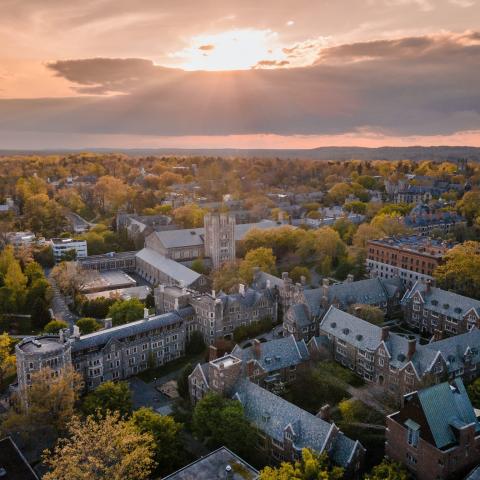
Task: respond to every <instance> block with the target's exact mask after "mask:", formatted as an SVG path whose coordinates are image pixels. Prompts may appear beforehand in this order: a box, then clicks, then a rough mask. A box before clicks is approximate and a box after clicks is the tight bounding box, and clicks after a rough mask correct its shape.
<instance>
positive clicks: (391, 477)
mask: <svg viewBox="0 0 480 480" xmlns="http://www.w3.org/2000/svg"><path fill="white" fill-rule="evenodd" d="M409 478H410V475H409V474H408V472H407V469H406V468H405V467H404V466H403V465H401V464H400V463H397V462H392V461H390V460H383V461H382V463H380V464H379V465H376V466H375V467H373V469H372V471H371V473H369V474H368V475H366V476H365V480H408V479H409Z"/></svg>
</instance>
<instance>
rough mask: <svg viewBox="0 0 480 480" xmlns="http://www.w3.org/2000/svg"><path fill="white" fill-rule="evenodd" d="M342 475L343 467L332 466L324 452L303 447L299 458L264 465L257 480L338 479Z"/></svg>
mask: <svg viewBox="0 0 480 480" xmlns="http://www.w3.org/2000/svg"><path fill="white" fill-rule="evenodd" d="M343 476H344V470H343V468H341V467H335V466H332V465H331V462H330V460H329V458H328V455H327V454H326V453H322V454H318V453H315V452H313V451H312V450H310V449H308V448H304V449H302V459H301V460H299V461H297V462H295V463H289V462H282V464H281V465H280V466H279V467H265V468H264V469H263V470H262V471H261V472H260V479H259V480H313V479H328V480H340V479H342V478H343Z"/></svg>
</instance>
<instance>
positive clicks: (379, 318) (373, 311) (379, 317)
mask: <svg viewBox="0 0 480 480" xmlns="http://www.w3.org/2000/svg"><path fill="white" fill-rule="evenodd" d="M349 311H350V313H351V314H352V315H355V316H356V317H359V318H361V319H362V320H365V321H367V322H370V323H373V324H374V325H381V324H382V323H383V321H384V320H385V312H384V311H383V310H382V309H381V308H380V307H377V306H375V305H367V304H365V303H356V304H354V305H352V306H351V307H350V309H349Z"/></svg>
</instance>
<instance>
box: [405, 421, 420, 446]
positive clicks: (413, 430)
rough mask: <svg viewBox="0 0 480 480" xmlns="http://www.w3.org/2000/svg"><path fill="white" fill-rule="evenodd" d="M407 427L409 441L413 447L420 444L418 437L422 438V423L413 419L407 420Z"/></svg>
mask: <svg viewBox="0 0 480 480" xmlns="http://www.w3.org/2000/svg"><path fill="white" fill-rule="evenodd" d="M405 426H406V427H407V443H408V444H409V445H410V446H412V447H417V446H418V439H419V438H420V425H419V424H418V423H416V422H414V421H413V420H411V419H408V420H407V421H406V422H405Z"/></svg>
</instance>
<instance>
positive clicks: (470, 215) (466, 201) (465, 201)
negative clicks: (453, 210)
mask: <svg viewBox="0 0 480 480" xmlns="http://www.w3.org/2000/svg"><path fill="white" fill-rule="evenodd" d="M457 207H458V209H459V210H460V212H461V214H462V215H463V216H464V217H465V218H466V219H467V220H468V222H469V225H471V224H472V223H473V221H474V220H475V219H476V218H477V217H479V216H480V191H478V190H474V191H472V192H467V193H465V195H464V196H463V198H462V199H461V200H460V201H459V202H458V204H457Z"/></svg>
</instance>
